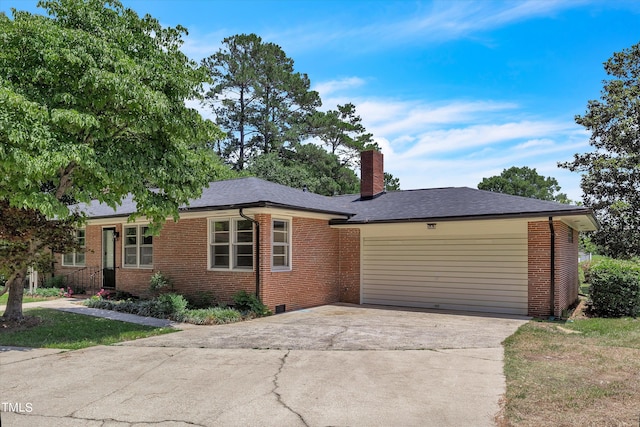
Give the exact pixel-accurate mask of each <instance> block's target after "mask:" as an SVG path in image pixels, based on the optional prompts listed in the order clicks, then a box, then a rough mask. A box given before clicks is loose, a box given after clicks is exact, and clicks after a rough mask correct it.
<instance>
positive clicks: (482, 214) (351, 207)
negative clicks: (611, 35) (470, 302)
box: [336, 187, 590, 223]
mask: <svg viewBox="0 0 640 427" xmlns="http://www.w3.org/2000/svg"><path fill="white" fill-rule="evenodd" d="M337 198H338V199H341V200H342V201H343V203H344V207H345V209H346V210H348V211H352V212H356V215H354V216H352V217H351V218H349V220H348V221H346V222H347V223H369V222H397V221H412V220H413V221H417V220H436V219H437V220H445V219H449V220H452V219H469V218H473V217H476V218H490V217H518V216H547V215H562V214H565V215H571V214H573V215H575V214H588V213H590V211H589V210H588V209H586V208H581V207H578V206H573V205H565V204H561V203H556V202H549V201H545V200H537V199H531V198H527V197H519V196H511V195H508V194H501V193H494V192H491V191H483V190H476V189H473V188H468V187H450V188H432V189H425V190H405V191H393V192H389V193H384V194H381V195H379V196H378V197H376V198H374V199H371V200H360V197H359V195H350V196H339V197H337ZM336 223H338V221H336Z"/></svg>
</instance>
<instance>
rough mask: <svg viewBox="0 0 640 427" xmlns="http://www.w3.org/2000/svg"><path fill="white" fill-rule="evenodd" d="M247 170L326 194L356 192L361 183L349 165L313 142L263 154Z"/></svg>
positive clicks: (270, 179) (278, 181) (261, 176)
mask: <svg viewBox="0 0 640 427" xmlns="http://www.w3.org/2000/svg"><path fill="white" fill-rule="evenodd" d="M247 171H248V172H249V173H251V174H252V175H255V176H257V177H258V178H262V179H265V180H267V181H271V182H277V183H278V184H283V185H288V186H290V187H294V188H307V190H309V191H311V192H313V193H317V194H324V195H327V196H332V195H334V194H348V193H357V192H358V189H359V185H360V182H359V181H358V177H357V176H356V174H355V172H353V170H352V169H350V168H349V167H347V166H343V165H341V164H340V162H339V160H338V157H337V156H335V155H333V154H331V153H328V152H327V151H326V150H325V149H324V148H322V147H319V146H317V145H315V144H297V145H296V146H295V147H294V148H293V149H290V150H284V151H282V152H281V153H268V154H262V155H260V156H258V157H255V158H254V159H253V160H252V161H251V163H250V165H249V167H248V168H247Z"/></svg>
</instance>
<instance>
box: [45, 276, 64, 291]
mask: <svg viewBox="0 0 640 427" xmlns="http://www.w3.org/2000/svg"><path fill="white" fill-rule="evenodd" d="M65 286H66V279H65V277H64V276H53V277H49V278H48V279H47V280H45V281H44V286H43V287H44V288H57V289H60V288H64V287H65Z"/></svg>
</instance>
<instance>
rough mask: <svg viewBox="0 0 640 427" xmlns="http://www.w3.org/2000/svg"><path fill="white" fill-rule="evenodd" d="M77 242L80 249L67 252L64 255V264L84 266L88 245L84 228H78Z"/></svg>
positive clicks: (76, 232) (67, 265)
mask: <svg viewBox="0 0 640 427" xmlns="http://www.w3.org/2000/svg"><path fill="white" fill-rule="evenodd" d="M74 235H75V238H76V242H77V243H78V246H79V249H77V250H75V251H73V252H69V253H66V254H64V255H63V256H62V265H64V266H66V267H84V265H85V257H84V252H85V248H86V246H87V244H86V231H85V230H84V229H80V230H76V231H75V233H74Z"/></svg>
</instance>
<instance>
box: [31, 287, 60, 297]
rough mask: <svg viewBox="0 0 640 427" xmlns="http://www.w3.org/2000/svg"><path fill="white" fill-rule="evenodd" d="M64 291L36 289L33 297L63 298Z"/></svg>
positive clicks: (58, 289)
mask: <svg viewBox="0 0 640 427" xmlns="http://www.w3.org/2000/svg"><path fill="white" fill-rule="evenodd" d="M64 292H65V291H64V289H60V288H37V289H34V291H33V292H31V294H30V295H31V296H38V297H46V298H48V297H61V296H63V295H64Z"/></svg>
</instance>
